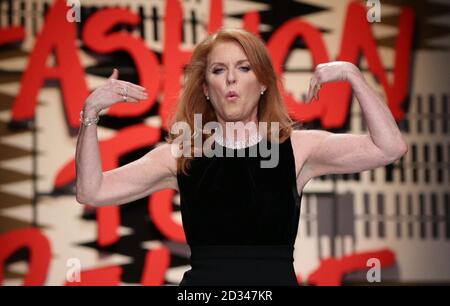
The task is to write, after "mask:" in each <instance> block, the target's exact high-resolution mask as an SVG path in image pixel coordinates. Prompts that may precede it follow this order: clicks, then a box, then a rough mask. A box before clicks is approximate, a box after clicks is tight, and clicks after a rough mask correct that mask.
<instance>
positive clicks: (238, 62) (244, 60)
mask: <svg viewBox="0 0 450 306" xmlns="http://www.w3.org/2000/svg"><path fill="white" fill-rule="evenodd" d="M248 61H249V60H248V59H241V60H238V61H237V62H236V64H237V65H239V64H242V63H243V62H248ZM216 64H218V65H225V64H224V63H222V62H214V63H211V65H210V67H211V66H213V65H216Z"/></svg>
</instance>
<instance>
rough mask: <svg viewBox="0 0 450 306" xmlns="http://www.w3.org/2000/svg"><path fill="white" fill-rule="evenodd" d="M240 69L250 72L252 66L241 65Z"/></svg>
mask: <svg viewBox="0 0 450 306" xmlns="http://www.w3.org/2000/svg"><path fill="white" fill-rule="evenodd" d="M240 69H241V70H242V71H245V72H248V71H250V69H251V68H250V66H241V67H240Z"/></svg>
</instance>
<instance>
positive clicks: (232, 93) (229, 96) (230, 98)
mask: <svg viewBox="0 0 450 306" xmlns="http://www.w3.org/2000/svg"><path fill="white" fill-rule="evenodd" d="M225 97H226V98H227V100H228V101H236V100H237V99H238V98H239V95H238V93H237V92H235V91H229V92H228V93H227V95H226V96H225Z"/></svg>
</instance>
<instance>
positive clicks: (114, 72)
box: [108, 68, 119, 80]
mask: <svg viewBox="0 0 450 306" xmlns="http://www.w3.org/2000/svg"><path fill="white" fill-rule="evenodd" d="M118 77H119V70H117V69H116V68H114V69H113V73H112V74H111V75H110V76H109V78H108V79H109V80H111V79H115V80H117V78H118Z"/></svg>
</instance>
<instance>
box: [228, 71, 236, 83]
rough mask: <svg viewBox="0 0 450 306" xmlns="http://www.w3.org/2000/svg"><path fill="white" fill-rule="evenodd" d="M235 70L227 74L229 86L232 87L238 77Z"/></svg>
mask: <svg viewBox="0 0 450 306" xmlns="http://www.w3.org/2000/svg"><path fill="white" fill-rule="evenodd" d="M232 70H233V69H230V70H228V73H227V85H231V84H234V83H236V76H235V74H234V71H232Z"/></svg>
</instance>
